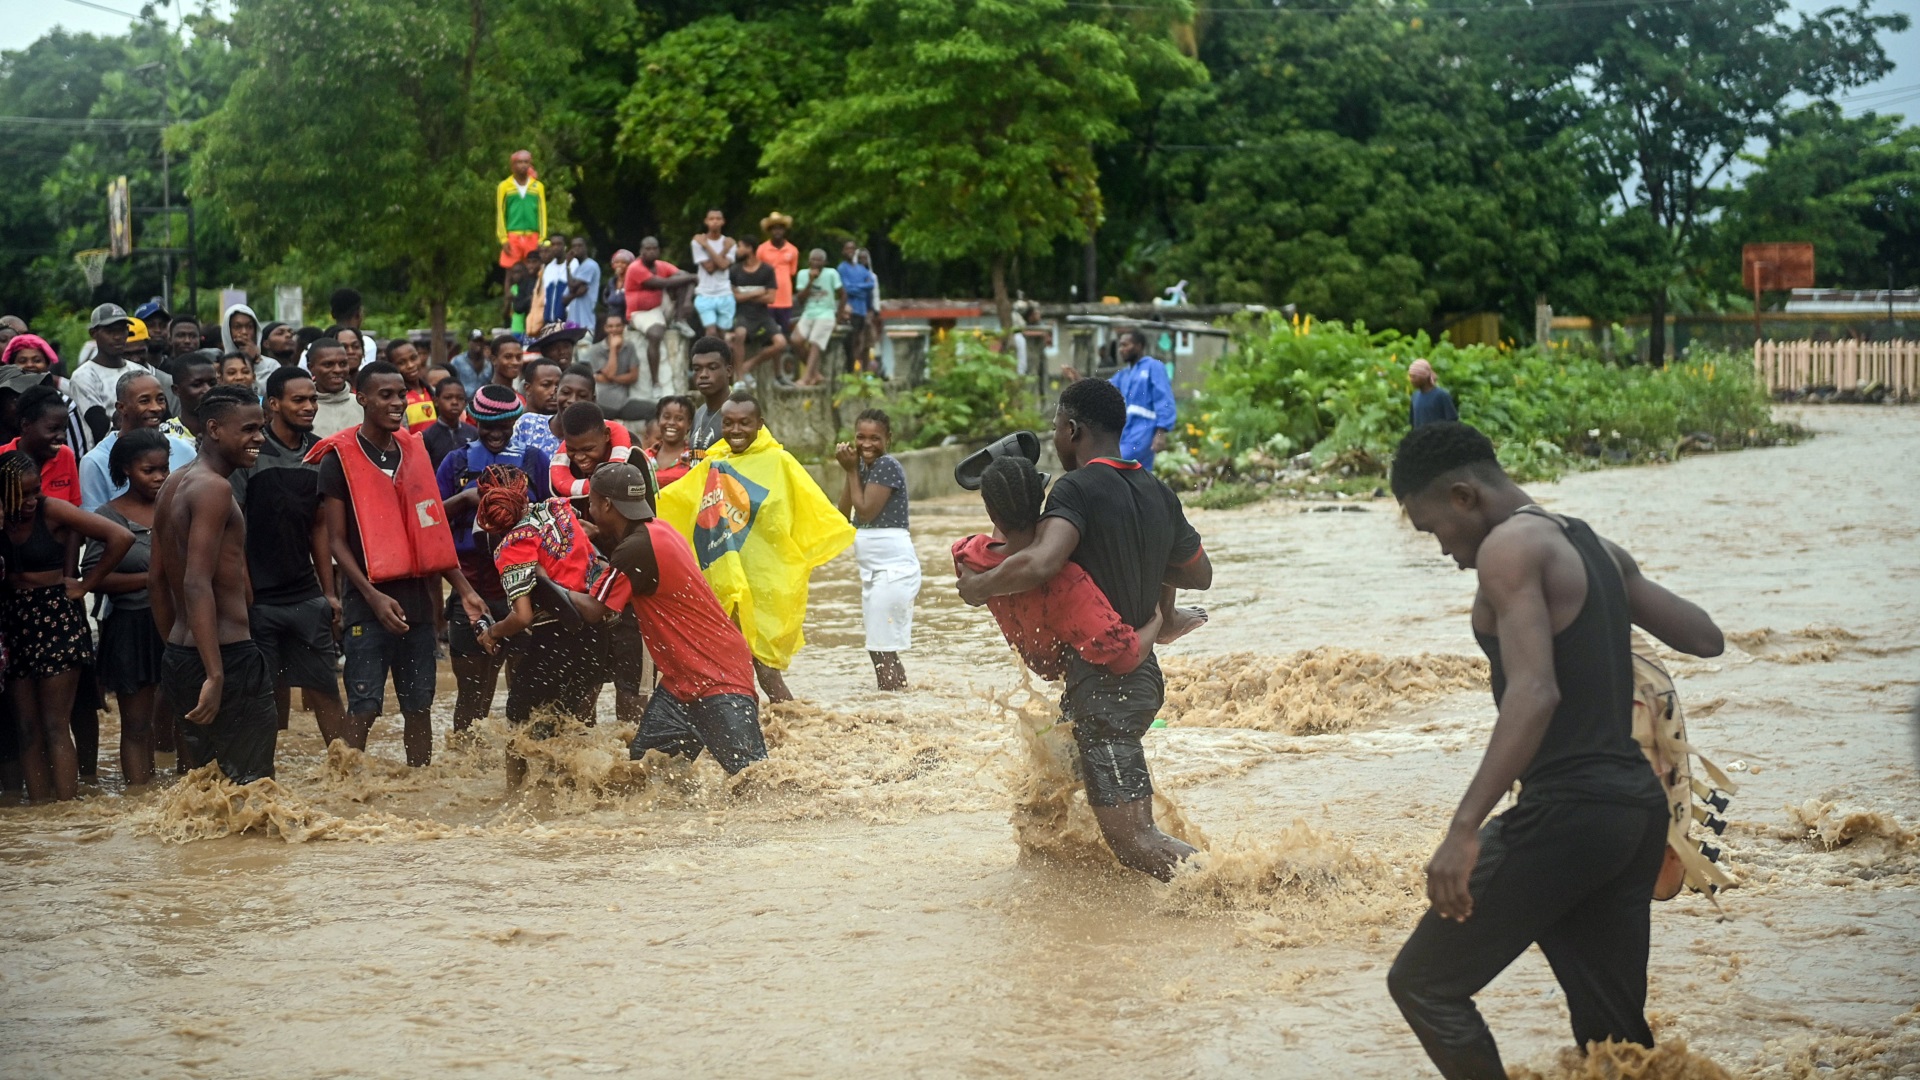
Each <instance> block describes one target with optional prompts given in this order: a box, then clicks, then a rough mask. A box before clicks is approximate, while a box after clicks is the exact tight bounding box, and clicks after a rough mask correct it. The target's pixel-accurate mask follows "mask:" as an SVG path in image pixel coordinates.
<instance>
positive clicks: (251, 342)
mask: <svg viewBox="0 0 1920 1080" xmlns="http://www.w3.org/2000/svg"><path fill="white" fill-rule="evenodd" d="M220 346H221V350H220V351H221V355H225V354H227V353H239V354H240V355H242V356H244V357H246V358H247V362H248V363H250V364H252V365H253V386H254V393H256V394H258V393H260V392H262V391H263V390H265V389H266V385H267V376H269V375H271V374H273V372H274V369H275V368H277V367H279V366H280V361H278V360H275V359H274V358H273V357H271V356H268V355H267V354H265V353H263V352H261V351H260V318H259V316H257V315H255V314H254V313H253V309H252V308H250V307H248V306H247V305H245V304H234V305H233V306H232V307H229V308H228V309H227V310H226V312H225V313H224V314H223V315H221V316H220Z"/></svg>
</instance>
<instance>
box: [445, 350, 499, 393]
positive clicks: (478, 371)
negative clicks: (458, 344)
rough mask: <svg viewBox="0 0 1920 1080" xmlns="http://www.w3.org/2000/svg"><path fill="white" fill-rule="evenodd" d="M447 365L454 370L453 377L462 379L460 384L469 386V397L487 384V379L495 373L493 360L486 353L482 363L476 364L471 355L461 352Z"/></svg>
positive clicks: (481, 359) (482, 357)
mask: <svg viewBox="0 0 1920 1080" xmlns="http://www.w3.org/2000/svg"><path fill="white" fill-rule="evenodd" d="M447 367H448V368H449V369H450V370H452V372H453V377H454V378H456V379H459V380H460V385H461V386H464V387H466V388H467V397H469V398H471V397H473V393H474V391H476V390H478V389H480V388H481V387H482V386H484V385H486V382H487V379H488V378H490V377H491V376H492V375H493V360H492V358H491V357H489V356H486V355H484V354H483V355H482V356H481V358H480V363H479V364H478V365H475V364H474V362H473V357H472V356H471V355H469V354H467V353H461V354H460V355H459V356H456V357H454V358H453V359H452V360H450V361H448V362H447Z"/></svg>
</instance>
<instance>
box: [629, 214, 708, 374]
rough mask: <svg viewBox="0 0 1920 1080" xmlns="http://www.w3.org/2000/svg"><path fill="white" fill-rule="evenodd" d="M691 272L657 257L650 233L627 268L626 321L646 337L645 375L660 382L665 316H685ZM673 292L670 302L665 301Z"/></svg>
mask: <svg viewBox="0 0 1920 1080" xmlns="http://www.w3.org/2000/svg"><path fill="white" fill-rule="evenodd" d="M694 276H695V275H694V274H692V273H691V272H688V271H683V270H681V269H680V268H679V267H677V266H675V265H673V264H672V263H670V262H666V261H665V260H663V259H661V258H660V241H659V240H657V239H655V238H653V237H651V236H649V237H647V238H646V239H644V240H642V241H640V257H639V258H637V259H635V260H633V265H631V266H629V267H627V280H626V282H625V283H624V284H625V288H626V293H627V322H628V323H629V324H630V325H631V326H632V327H633V328H634V329H635V330H637V331H639V332H640V333H641V334H644V335H645V336H646V339H647V377H648V380H649V381H650V382H651V383H652V384H653V385H654V386H659V385H660V339H661V338H664V337H666V336H667V319H668V317H669V316H670V315H671V316H675V317H679V318H682V319H684V316H685V315H686V313H687V310H688V309H689V308H691V307H692V305H691V304H690V303H689V302H688V299H687V295H686V289H687V286H689V285H692V284H693V282H694ZM668 292H674V293H675V295H674V296H673V298H672V299H673V303H672V304H667V303H664V301H665V300H667V299H668V297H667V293H668Z"/></svg>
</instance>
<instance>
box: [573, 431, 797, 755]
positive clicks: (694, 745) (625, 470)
mask: <svg viewBox="0 0 1920 1080" xmlns="http://www.w3.org/2000/svg"><path fill="white" fill-rule="evenodd" d="M651 491H652V488H651V487H650V486H649V485H648V483H647V477H646V474H645V473H643V472H641V471H640V469H639V468H638V467H637V466H634V465H632V464H628V463H621V464H609V465H603V466H601V467H600V468H599V469H598V470H597V471H595V472H594V474H593V479H592V481H591V484H590V488H589V496H588V514H589V516H590V517H592V518H593V523H594V525H595V526H596V527H597V528H598V529H599V535H598V537H597V538H596V539H595V543H597V544H598V545H599V546H600V549H601V550H602V551H605V552H608V553H609V554H610V557H611V559H612V562H613V568H614V569H615V570H617V571H619V573H617V574H610V575H608V576H607V578H606V579H605V581H604V583H603V585H602V587H601V588H600V589H599V591H598V593H597V595H596V597H595V598H596V599H598V600H599V601H600V602H601V603H604V604H605V605H607V606H608V607H610V608H614V609H616V610H618V609H619V608H622V607H627V606H629V605H630V606H631V607H632V609H633V613H634V615H635V616H636V617H637V618H638V619H639V622H640V636H641V637H642V638H644V639H645V641H646V643H647V652H648V653H650V654H651V655H652V656H653V662H654V665H655V666H656V667H658V668H659V670H660V685H659V687H658V689H656V690H655V691H654V694H653V700H652V701H650V702H648V703H647V711H646V714H645V715H644V716H643V717H642V718H641V720H640V730H639V732H638V733H637V734H635V735H634V737H633V742H632V743H631V744H630V745H629V746H628V748H627V752H628V753H629V754H631V755H632V756H633V757H634V758H635V759H638V758H641V757H644V756H646V753H647V751H649V750H659V751H661V752H663V753H666V754H669V755H672V756H674V757H687V758H693V757H697V756H699V754H700V751H701V750H702V749H703V748H704V749H706V750H708V751H711V752H712V754H713V757H714V760H715V761H718V762H719V763H720V767H721V768H723V769H725V770H727V772H728V773H737V772H739V771H740V770H741V769H743V768H746V767H747V766H748V765H751V764H753V763H754V762H756V761H762V760H765V758H766V756H767V743H766V738H765V736H764V735H763V734H762V733H761V730H760V699H759V697H758V696H756V695H755V693H754V689H753V653H752V652H750V651H749V650H748V648H747V639H746V637H745V636H744V635H742V634H741V633H740V628H739V627H737V626H735V625H733V622H732V620H730V619H728V618H727V613H726V612H725V611H723V610H721V607H720V601H718V600H716V599H715V598H714V595H713V587H712V586H710V585H708V584H707V579H706V577H705V575H703V574H701V572H700V564H699V563H698V562H697V561H695V559H694V556H693V547H692V546H691V545H690V544H688V543H687V538H686V537H684V536H682V535H680V531H679V530H678V529H675V528H674V527H673V526H672V525H669V524H667V523H666V522H664V521H660V520H657V519H655V518H654V516H653V505H652V504H651V503H649V502H648V501H647V498H648V495H649V493H650V492H651Z"/></svg>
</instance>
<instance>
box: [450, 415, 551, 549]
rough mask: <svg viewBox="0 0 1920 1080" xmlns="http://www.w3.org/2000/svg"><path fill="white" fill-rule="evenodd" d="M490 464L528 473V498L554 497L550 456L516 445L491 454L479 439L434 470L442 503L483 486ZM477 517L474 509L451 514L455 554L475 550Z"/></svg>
mask: <svg viewBox="0 0 1920 1080" xmlns="http://www.w3.org/2000/svg"><path fill="white" fill-rule="evenodd" d="M489 465H510V466H512V467H513V468H516V469H519V470H520V471H521V472H524V473H526V474H527V498H529V499H532V500H533V501H535V502H544V501H546V500H547V499H550V498H552V497H553V490H552V488H551V487H550V486H549V482H548V479H547V470H548V469H549V468H551V467H552V463H551V461H549V460H548V458H547V455H545V454H543V453H541V452H540V451H538V450H525V451H523V450H521V449H519V448H518V447H514V446H508V447H507V448H506V449H505V450H503V451H501V452H500V453H498V454H490V453H488V452H487V448H486V447H484V446H482V445H480V440H479V439H474V440H473V441H471V442H469V443H467V444H466V445H465V446H456V447H454V449H453V453H451V454H448V455H447V456H446V457H445V458H443V459H442V460H441V462H440V467H439V468H438V469H435V470H434V479H435V480H437V481H439V483H440V498H441V500H442V501H444V500H447V499H451V498H453V497H454V496H455V495H458V494H460V493H461V492H462V491H465V490H466V489H468V488H470V487H472V486H473V485H475V484H477V483H479V482H480V474H481V473H483V472H485V471H486V470H487V466H489ZM473 517H474V512H473V511H472V510H463V511H461V512H460V513H458V514H449V515H447V524H448V525H449V526H451V527H452V528H453V548H454V550H455V551H458V552H462V553H467V552H471V551H473V550H474V546H473Z"/></svg>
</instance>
